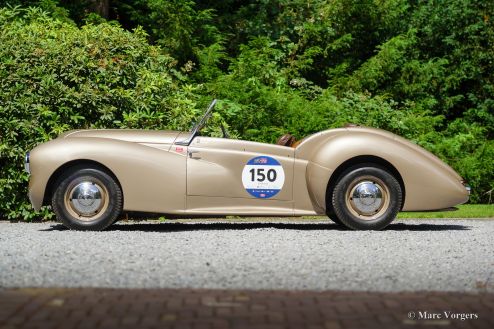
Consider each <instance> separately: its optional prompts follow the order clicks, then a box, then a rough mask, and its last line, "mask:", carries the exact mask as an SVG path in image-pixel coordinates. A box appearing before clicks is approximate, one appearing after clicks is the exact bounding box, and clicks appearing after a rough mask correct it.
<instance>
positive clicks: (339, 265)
mask: <svg viewBox="0 0 494 329" xmlns="http://www.w3.org/2000/svg"><path fill="white" fill-rule="evenodd" d="M493 237H494V220H492V219H491V220H488V219H483V220H448V219H441V220H439V219H427V220H400V221H398V222H396V224H392V225H390V226H389V228H388V229H387V230H385V231H381V232H363V231H361V232H354V231H344V230H340V229H338V227H337V226H336V225H335V224H332V223H329V222H328V221H322V220H313V221H307V220H303V221H302V220H296V219H295V220H294V219H292V220H289V219H288V220H287V219H280V220H273V219H271V220H269V221H263V222H261V221H258V220H253V221H251V222H247V221H245V220H240V221H236V222H234V223H225V221H223V222H218V221H215V222H213V221H178V222H177V221H169V222H165V223H159V222H140V223H131V224H128V223H120V224H117V225H114V226H112V227H111V228H110V229H109V230H107V231H105V232H77V231H69V230H65V229H64V228H63V226H61V225H59V224H57V223H53V222H52V223H34V224H33V223H31V224H27V223H6V222H0V287H84V286H85V287H127V288H152V287H168V288H183V287H192V288H220V289H221V288H238V289H310V290H326V289H336V290H370V291H411V290H414V291H415V290H443V291H490V292H493V291H494V275H493V270H494V244H493V241H494V240H493Z"/></svg>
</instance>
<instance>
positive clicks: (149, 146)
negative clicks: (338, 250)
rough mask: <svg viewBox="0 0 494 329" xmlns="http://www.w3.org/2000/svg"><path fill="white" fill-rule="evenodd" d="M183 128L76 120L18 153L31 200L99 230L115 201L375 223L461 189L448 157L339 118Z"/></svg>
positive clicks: (432, 205) (441, 202) (134, 207)
mask: <svg viewBox="0 0 494 329" xmlns="http://www.w3.org/2000/svg"><path fill="white" fill-rule="evenodd" d="M215 103H216V100H214V101H213V102H212V103H211V104H210V106H209V108H208V109H207V110H206V112H205V114H204V116H203V117H202V119H201V120H199V122H198V123H197V124H196V125H195V126H194V127H193V128H192V130H191V131H190V132H178V131H148V130H75V131H69V132H66V133H64V134H62V135H61V136H60V137H58V138H57V139H55V140H52V141H49V142H47V143H43V144H41V145H38V146H37V147H36V148H34V149H33V150H32V151H31V152H29V153H28V154H27V155H26V160H25V166H26V170H27V171H28V172H29V173H30V181H29V198H30V200H31V203H32V205H33V207H34V209H36V210H39V209H40V208H41V207H42V206H43V205H50V204H51V206H52V208H53V210H54V212H55V214H56V216H57V218H58V219H59V220H60V221H62V222H63V224H64V225H66V226H67V227H69V228H71V229H79V230H102V229H105V228H106V227H108V226H109V225H111V224H112V223H113V222H114V221H115V220H116V219H117V218H118V217H119V216H120V215H121V214H122V212H149V213H154V214H156V213H159V214H168V215H187V216H225V215H239V216H304V215H328V216H329V217H330V218H331V219H332V220H333V221H334V222H336V223H338V224H341V225H344V226H346V227H348V228H351V229H360V230H379V229H383V228H384V227H386V226H387V225H388V224H389V223H391V221H393V220H394V219H395V217H396V215H397V213H398V212H399V211H401V210H405V211H419V210H438V209H444V208H449V207H453V206H455V205H458V204H461V203H464V202H466V201H467V200H468V196H469V190H470V188H469V187H468V186H467V185H466V184H465V182H464V180H463V179H462V178H461V177H460V176H459V175H458V174H457V173H456V172H455V171H454V170H453V169H452V168H450V167H449V166H448V165H446V164H445V163H444V162H442V161H441V160H439V159H438V158H437V157H435V156H434V155H432V154H431V153H429V152H427V151H426V150H424V149H422V148H421V147H419V146H417V145H415V144H413V143H411V142H409V141H407V140H405V139H403V138H401V137H399V136H396V135H394V134H392V133H390V132H387V131H384V130H379V129H372V128H366V127H360V126H355V125H348V126H346V127H343V128H339V129H332V130H326V131H322V132H319V133H316V134H313V135H310V136H307V137H305V138H304V139H302V140H299V141H295V139H294V138H293V137H292V136H290V135H284V136H281V137H280V139H279V140H278V142H277V143H276V144H265V143H258V142H250V141H244V140H236V139H229V138H228V135H227V133H226V131H225V130H224V129H222V130H223V135H224V137H223V138H214V137H206V136H201V134H200V132H201V129H202V128H203V127H204V125H205V124H206V123H207V120H208V118H209V117H210V116H211V112H212V110H213V108H214V105H215Z"/></svg>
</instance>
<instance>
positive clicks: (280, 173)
mask: <svg viewBox="0 0 494 329" xmlns="http://www.w3.org/2000/svg"><path fill="white" fill-rule="evenodd" d="M242 183H243V184H244V188H245V190H246V191H247V192H249V194H250V195H252V196H253V197H256V198H261V199H267V198H271V197H273V196H275V195H276V194H278V192H279V191H281V189H282V187H283V184H284V183H285V172H284V170H283V167H282V166H281V164H280V163H279V162H278V160H276V159H274V158H272V157H268V156H259V157H255V158H252V159H250V160H249V161H248V162H247V164H246V165H245V166H244V170H243V171H242Z"/></svg>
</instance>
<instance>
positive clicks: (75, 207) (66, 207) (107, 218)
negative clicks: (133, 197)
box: [52, 168, 123, 231]
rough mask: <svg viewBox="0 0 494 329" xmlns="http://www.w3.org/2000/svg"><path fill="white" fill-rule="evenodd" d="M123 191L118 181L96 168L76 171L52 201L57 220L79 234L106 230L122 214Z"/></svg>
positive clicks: (69, 174)
mask: <svg viewBox="0 0 494 329" xmlns="http://www.w3.org/2000/svg"><path fill="white" fill-rule="evenodd" d="M122 203H123V202H122V190H121V189H120V186H119V185H118V184H117V182H116V181H115V179H114V178H113V177H112V176H110V175H109V174H108V173H106V172H105V171H102V170H100V169H96V168H74V169H72V170H70V171H69V172H67V173H66V174H65V175H63V176H62V177H61V178H60V179H59V181H58V184H57V187H56V189H55V192H54V193H53V198H52V207H53V211H54V212H55V214H56V216H57V218H58V219H59V220H60V221H61V222H62V223H63V224H64V225H65V226H67V227H68V228H71V229H75V230H92V231H98V230H103V229H105V228H107V227H108V226H110V225H111V224H112V223H113V222H114V221H115V220H116V219H117V217H118V216H119V215H120V213H121V211H122Z"/></svg>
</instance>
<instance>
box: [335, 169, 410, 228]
mask: <svg viewBox="0 0 494 329" xmlns="http://www.w3.org/2000/svg"><path fill="white" fill-rule="evenodd" d="M402 197H403V195H402V190H401V186H400V184H399V182H398V180H397V179H396V178H395V177H394V176H393V175H392V174H391V173H389V172H388V171H386V170H385V169H384V168H381V167H379V166H376V165H371V164H368V165H360V166H354V167H351V168H349V169H348V170H346V171H345V172H344V173H343V174H342V175H341V176H340V177H339V178H338V180H337V182H336V185H335V188H334V189H333V194H332V199H331V202H332V209H333V211H334V214H335V215H336V217H337V218H338V220H339V221H341V223H342V224H344V225H345V226H347V227H348V228H351V229H354V230H380V229H383V228H385V227H386V226H387V225H389V223H391V222H392V221H393V220H394V219H395V218H396V215H397V214H398V212H399V210H400V208H401V202H402Z"/></svg>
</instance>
